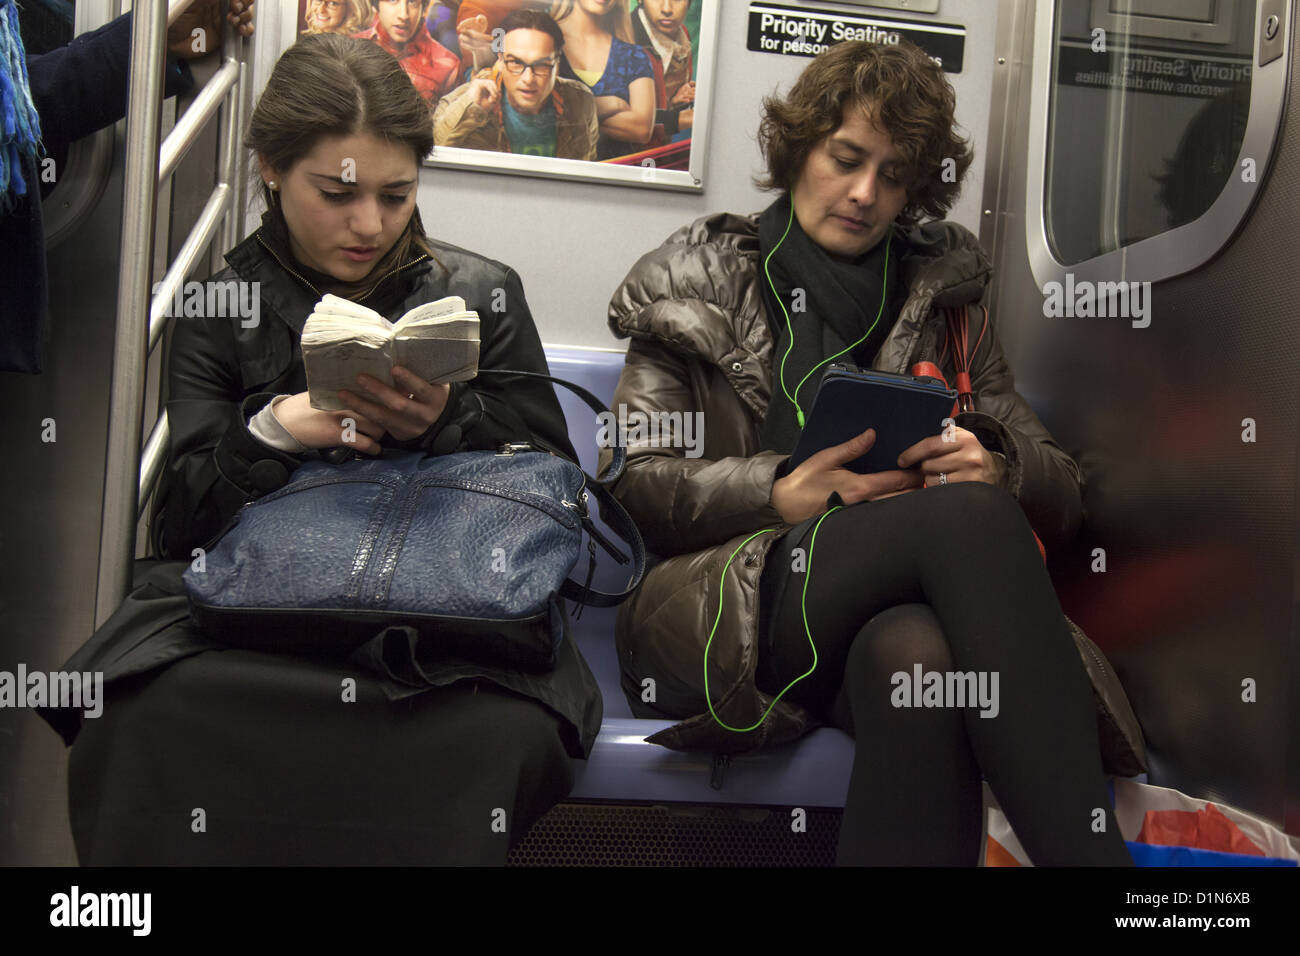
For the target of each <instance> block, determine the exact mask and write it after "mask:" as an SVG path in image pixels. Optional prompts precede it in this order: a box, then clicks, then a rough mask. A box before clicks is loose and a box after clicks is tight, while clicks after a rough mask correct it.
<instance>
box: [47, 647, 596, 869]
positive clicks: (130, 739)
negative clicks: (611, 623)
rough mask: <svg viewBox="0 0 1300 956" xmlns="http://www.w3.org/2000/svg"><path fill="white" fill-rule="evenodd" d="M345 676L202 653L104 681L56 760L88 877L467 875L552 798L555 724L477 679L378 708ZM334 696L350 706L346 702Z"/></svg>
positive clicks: (559, 746) (565, 763) (501, 850)
mask: <svg viewBox="0 0 1300 956" xmlns="http://www.w3.org/2000/svg"><path fill="white" fill-rule="evenodd" d="M347 678H356V675H355V673H350V672H348V671H345V670H342V669H338V668H331V667H326V666H321V665H316V664H307V665H304V664H303V663H302V662H299V661H293V660H289V659H286V658H282V657H277V656H273V655H269V654H258V653H256V652H252V651H238V650H230V651H224V650H223V651H204V652H202V653H199V654H196V655H193V656H191V657H188V658H186V659H185V660H182V661H178V662H177V663H175V664H173V665H171V666H170V667H167V668H165V669H164V670H162V671H161V672H156V673H153V674H149V675H144V676H141V677H136V678H129V679H127V680H123V681H117V682H115V684H114V686H113V688H112V690H111V691H109V692H108V693H107V694H106V701H105V706H104V713H103V715H102V716H101V717H99V718H97V719H94V720H87V721H86V723H85V726H84V728H83V729H82V731H81V734H80V736H79V737H78V739H77V742H76V743H75V744H74V746H73V748H72V753H71V757H70V763H69V769H68V791H69V793H68V805H69V814H70V817H71V824H72V834H73V840H74V842H75V844H76V848H77V857H78V859H79V860H80V862H81V864H82V865H83V866H101V865H114V866H121V865H127V866H131V865H185V866H213V865H225V864H244V865H250V864H251V865H277V864H279V865H443V866H447V865H453V866H454V865H478V866H494V865H502V864H504V863H505V859H506V855H507V853H508V852H509V850H510V848H511V847H512V846H513V845H514V844H515V843H517V842H518V841H519V840H520V839H522V838H523V836H524V834H526V833H527V831H528V828H529V827H530V826H531V825H532V824H533V823H534V822H535V821H536V820H537V818H538V817H540V816H541V815H542V814H544V813H545V812H546V811H547V810H548V809H550V808H551V807H552V806H554V805H555V804H556V803H557V802H559V801H560V800H562V799H563V798H564V796H565V795H567V794H568V792H569V790H570V789H571V788H572V784H573V776H572V774H573V771H572V767H571V764H570V762H569V757H568V755H567V754H566V752H565V748H564V743H563V740H562V737H561V734H560V721H559V719H558V718H557V717H556V716H555V715H554V714H552V713H551V712H549V711H548V710H547V709H546V708H544V707H541V706H539V705H538V704H537V703H536V702H535V701H533V700H530V699H528V698H526V697H522V696H519V695H517V694H514V693H513V692H510V691H506V690H504V689H502V688H500V687H498V686H497V685H494V684H492V683H490V682H486V681H483V682H480V681H462V682H459V683H456V684H453V685H450V686H447V687H440V688H436V689H434V690H431V691H429V692H427V693H424V694H420V695H418V696H415V697H412V698H410V699H408V700H404V701H398V702H392V701H390V700H389V699H388V697H387V696H386V695H385V694H384V693H383V691H382V690H381V689H380V688H379V687H378V686H377V684H376V682H374V681H372V680H369V679H367V678H365V677H362V678H360V679H357V681H356V684H357V686H356V694H355V700H346V699H345V693H344V690H343V681H344V680H345V679H347ZM348 696H350V695H348Z"/></svg>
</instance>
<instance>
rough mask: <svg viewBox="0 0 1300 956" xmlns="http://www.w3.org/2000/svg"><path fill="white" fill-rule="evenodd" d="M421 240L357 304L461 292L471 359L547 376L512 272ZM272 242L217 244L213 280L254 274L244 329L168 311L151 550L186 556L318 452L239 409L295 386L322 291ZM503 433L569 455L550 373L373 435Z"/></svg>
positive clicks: (451, 443)
mask: <svg viewBox="0 0 1300 956" xmlns="http://www.w3.org/2000/svg"><path fill="white" fill-rule="evenodd" d="M430 244H431V245H432V247H433V250H434V255H433V258H430V257H428V256H425V255H420V256H418V257H416V258H414V259H412V260H411V261H410V262H408V263H407V264H406V265H405V266H403V267H401V268H399V269H397V270H395V271H394V272H390V273H389V275H388V276H387V277H386V278H384V279H382V280H381V281H380V283H379V284H378V285H377V286H375V288H374V289H373V291H372V292H371V293H370V294H369V295H368V296H366V298H365V300H364V302H363V304H364V305H367V306H369V307H370V308H372V309H374V310H375V311H377V312H379V313H380V314H382V315H383V316H385V317H386V318H388V319H389V320H390V321H395V320H396V319H399V318H401V316H402V315H403V314H404V313H405V312H406V311H408V310H409V309H411V308H414V307H415V306H417V305H419V304H421V303H425V302H432V301H435V300H437V299H440V298H442V297H444V296H448V295H458V296H460V297H462V298H463V299H464V300H465V304H466V307H467V308H469V309H474V310H477V312H478V314H479V323H480V325H479V334H480V341H481V342H482V346H481V354H480V357H479V367H480V368H481V369H492V368H508V369H520V370H522V371H532V372H542V373H546V372H547V366H546V358H545V356H544V355H543V353H542V345H541V340H540V339H539V338H538V334H537V329H536V326H535V325H534V324H533V317H532V314H531V313H530V312H529V310H528V303H527V302H526V301H525V299H524V291H523V286H522V285H521V284H520V281H519V276H518V275H517V274H516V273H515V271H514V270H513V269H511V268H509V267H508V266H505V265H502V264H501V263H499V262H494V261H493V260H491V259H487V258H485V257H483V256H480V255H476V254H475V253H472V252H468V251H466V250H464V249H460V248H458V247H456V246H452V245H448V244H446V243H441V242H437V241H436V240H430ZM274 249H275V244H274V243H273V242H271V241H269V238H268V237H267V234H266V233H265V231H264V230H262V229H259V230H258V231H257V232H256V233H254V234H253V235H251V236H249V237H248V238H247V239H245V240H244V241H243V242H242V243H240V244H239V245H238V246H236V247H235V248H234V249H233V250H231V251H230V252H229V253H227V255H226V261H227V262H228V263H229V264H230V267H229V268H228V269H225V270H223V271H222V272H220V273H218V274H217V275H216V276H214V277H213V278H212V280H211V281H212V282H214V283H215V282H226V281H228V280H232V279H233V280H237V281H243V282H257V283H259V298H260V314H259V316H258V319H257V322H256V324H255V325H252V326H251V327H250V328H244V322H245V321H246V320H244V319H242V318H240V317H239V316H237V315H235V316H228V317H224V318H223V317H202V318H200V317H177V318H176V319H175V320H174V331H173V334H172V341H171V345H170V348H169V349H168V364H169V368H168V372H167V380H168V396H167V418H168V422H169V425H170V430H171V444H170V458H169V461H168V464H167V467H166V470H165V472H164V475H163V483H162V486H161V487H160V489H159V494H158V495H157V496H156V501H157V505H156V508H155V512H156V515H155V520H154V522H153V528H154V533H153V544H154V550H155V553H157V554H159V555H161V556H164V557H171V558H189V557H190V553H191V549H193V548H196V547H201V546H204V545H206V544H207V543H209V542H210V541H211V539H212V538H213V537H214V536H215V535H217V534H218V533H219V532H220V531H221V530H222V528H223V527H224V525H225V524H226V522H227V521H228V520H229V519H230V517H231V516H232V515H233V514H234V513H235V512H236V511H238V510H239V508H240V506H241V505H243V504H244V502H246V501H249V500H252V499H254V498H257V497H259V496H261V495H264V494H266V493H267V492H269V491H274V490H275V489H276V488H279V487H280V486H282V485H283V484H285V483H286V482H287V481H288V480H289V475H290V474H291V473H292V472H293V470H294V469H295V468H297V467H298V465H300V464H301V463H302V462H303V461H306V460H308V459H309V458H315V457H319V455H320V454H321V453H318V452H311V453H309V454H307V455H292V454H286V453H284V452H281V451H278V450H276V449H274V448H271V447H269V446H267V445H265V444H263V443H262V442H261V441H259V440H258V439H257V438H255V437H254V436H253V435H252V433H251V432H249V430H248V420H249V419H250V418H251V417H252V416H253V415H255V414H257V412H259V411H260V410H261V409H262V408H263V406H265V405H266V404H267V403H268V402H269V401H271V399H273V398H274V397H275V396H276V395H280V394H294V393H297V392H301V391H304V390H305V389H306V387H307V380H306V373H305V371H304V367H303V362H302V353H301V351H300V349H299V340H300V337H301V334H302V327H303V325H304V323H305V322H306V321H307V318H308V317H309V316H310V315H311V312H312V309H313V307H314V306H315V304H316V303H317V302H318V301H319V300H320V298H321V295H322V293H321V292H320V290H319V289H317V288H316V287H314V286H313V285H312V284H311V282H309V281H308V279H307V278H305V277H304V276H303V275H302V274H301V271H300V270H298V269H297V268H295V267H294V266H293V265H292V264H290V263H288V262H282V261H281V257H280V256H279V254H278V253H276V252H275V251H273V250H274ZM507 441H530V442H532V443H534V444H536V445H539V446H542V447H545V448H548V449H551V450H554V451H557V452H559V453H560V454H563V455H565V456H567V457H569V458H571V459H573V460H575V461H576V455H575V454H574V451H573V447H572V446H571V445H570V443H569V439H568V433H567V429H566V427H565V422H564V414H563V412H561V410H560V405H559V402H558V401H557V400H556V398H555V394H554V392H553V391H552V388H551V386H550V384H549V383H547V382H543V381H538V380H537V379H526V378H514V377H511V376H503V375H497V376H484V377H482V378H478V379H474V380H472V381H470V382H457V383H454V384H452V386H451V394H450V395H449V396H448V401H447V407H446V409H445V410H444V412H443V414H442V416H441V417H440V418H439V419H438V421H437V422H435V423H434V424H433V426H432V427H431V428H430V429H429V430H428V431H427V432H426V433H425V434H424V435H422V436H421V437H420V438H418V439H415V440H414V441H408V442H402V441H398V440H397V439H395V438H393V437H392V436H390V435H385V436H384V438H383V440H382V441H381V442H380V444H381V445H383V446H385V447H402V448H411V447H417V446H419V447H423V448H424V449H425V450H426V451H429V452H431V453H434V454H446V453H449V452H454V451H465V450H468V449H495V448H497V447H499V446H500V444H501V443H503V442H507ZM157 512H161V515H157Z"/></svg>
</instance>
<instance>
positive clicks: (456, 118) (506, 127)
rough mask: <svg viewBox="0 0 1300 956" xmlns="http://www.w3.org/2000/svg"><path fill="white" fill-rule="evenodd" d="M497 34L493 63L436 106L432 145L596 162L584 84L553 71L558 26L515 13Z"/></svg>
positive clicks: (592, 115) (595, 124)
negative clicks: (495, 54) (495, 53)
mask: <svg viewBox="0 0 1300 956" xmlns="http://www.w3.org/2000/svg"><path fill="white" fill-rule="evenodd" d="M501 29H502V31H503V33H502V34H501V35H500V37H501V38H500V44H501V49H500V55H499V57H498V58H497V62H496V63H494V64H493V65H492V66H491V67H488V68H487V69H484V70H480V71H479V72H478V73H477V74H476V75H475V76H474V78H473V79H471V80H470V81H469V82H468V83H466V84H465V85H463V86H461V87H459V88H457V89H455V90H453V91H452V92H451V93H449V94H448V95H447V96H445V97H443V99H442V101H441V102H440V103H439V104H438V107H437V109H436V111H435V112H434V117H433V137H434V143H435V144H436V145H437V146H458V147H462V148H465V149H483V150H492V151H495V152H502V153H517V154H521V155H526V156H551V157H557V158H559V159H581V160H586V161H592V160H595V158H596V144H597V140H598V139H599V137H600V124H599V121H598V120H597V117H596V101H595V98H594V97H593V96H592V95H591V90H590V89H588V88H587V86H586V85H585V84H583V83H579V82H578V81H576V80H566V79H564V78H562V77H559V76H558V75H557V73H556V70H557V65H558V63H559V59H560V52H561V50H562V49H563V47H564V34H563V33H561V32H560V28H559V26H557V25H556V23H555V21H554V20H552V19H551V17H550V15H549V14H546V13H542V12H539V11H536V10H517V11H515V12H514V13H511V14H510V15H509V16H508V17H506V19H505V20H504V21H503V22H502V24H501Z"/></svg>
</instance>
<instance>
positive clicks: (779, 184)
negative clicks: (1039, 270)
mask: <svg viewBox="0 0 1300 956" xmlns="http://www.w3.org/2000/svg"><path fill="white" fill-rule="evenodd" d="M956 102H957V98H956V95H955V94H954V93H953V89H952V86H951V84H949V83H948V80H947V78H946V77H945V76H944V75H943V70H942V68H940V67H939V65H938V64H936V63H935V62H934V61H933V60H931V59H930V57H929V56H927V55H926V54H925V53H924V52H923V51H922V50H921V49H920V48H919V47H918V46H916V45H915V44H913V43H910V42H908V41H907V40H903V41H901V42H900V43H898V44H884V43H867V42H865V41H845V42H842V43H837V44H836V45H835V46H833V47H831V48H830V49H829V50H827V51H826V52H824V53H822V54H820V55H818V56H817V58H816V59H814V60H813V61H812V63H810V64H809V65H808V67H807V69H805V70H804V71H803V73H802V74H801V75H800V76H799V79H798V80H796V81H795V84H794V86H793V87H792V88H791V90H790V92H789V94H787V95H786V96H785V97H784V98H781V97H777V96H769V97H766V98H765V99H764V100H763V121H762V123H761V124H760V125H759V129H758V141H759V146H760V147H761V148H762V150H763V155H764V157H765V158H766V160H767V176H766V177H763V178H761V179H759V180H758V186H759V187H760V188H761V189H783V190H791V189H793V188H794V185H795V183H796V181H797V180H798V178H799V175H800V174H801V173H802V172H803V167H804V162H805V161H806V160H807V159H808V154H809V153H810V152H811V151H812V150H813V148H814V147H815V146H817V145H818V144H819V143H820V142H822V140H824V139H825V138H826V137H828V136H830V135H831V134H832V133H834V132H835V131H836V130H837V129H839V128H840V126H841V125H842V124H843V122H844V112H845V110H846V109H848V108H850V107H858V108H862V109H864V110H866V112H867V114H868V115H869V116H870V117H871V118H872V120H873V121H874V122H875V123H876V125H877V126H879V127H880V128H881V129H882V130H883V131H884V132H886V133H887V134H888V135H889V137H890V139H892V140H893V142H894V146H895V147H896V148H897V149H898V152H899V153H900V154H901V156H902V158H903V166H904V174H903V175H904V180H903V182H904V185H905V186H906V188H907V205H906V206H904V207H903V211H902V213H901V214H900V215H899V217H898V221H899V222H900V223H901V224H903V225H914V224H916V223H918V222H921V221H922V220H925V219H941V218H942V217H943V215H944V214H945V213H946V212H947V211H948V210H949V209H951V208H952V205H953V203H954V202H956V200H957V195H958V194H959V193H960V192H961V182H962V178H963V177H964V176H965V175H966V170H967V169H968V168H970V164H971V160H972V159H973V158H974V154H973V153H972V151H971V149H970V145H969V141H968V140H966V139H963V138H962V137H960V136H958V135H957V133H956V120H955V119H954V117H953V111H954V109H955V107H956ZM947 159H951V160H952V163H951V164H945V160H947ZM945 172H948V175H947V176H946V177H945V175H944V173H945ZM946 180H949V181H946Z"/></svg>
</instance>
